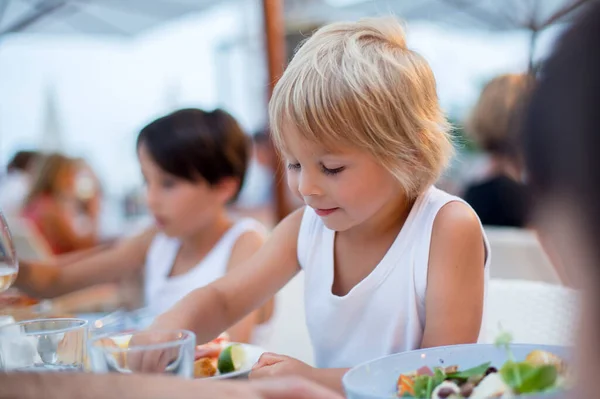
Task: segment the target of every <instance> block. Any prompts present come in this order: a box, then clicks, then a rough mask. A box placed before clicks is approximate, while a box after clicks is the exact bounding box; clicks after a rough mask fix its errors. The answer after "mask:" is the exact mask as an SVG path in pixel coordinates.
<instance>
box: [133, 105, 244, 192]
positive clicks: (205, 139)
mask: <svg viewBox="0 0 600 399" xmlns="http://www.w3.org/2000/svg"><path fill="white" fill-rule="evenodd" d="M141 145H144V147H145V148H146V149H147V150H148V152H149V153H150V156H151V157H152V159H153V160H154V161H155V162H156V163H157V164H158V165H159V166H160V168H161V169H163V170H164V171H165V172H167V173H169V174H171V175H174V176H177V177H179V178H182V179H185V180H188V181H191V182H195V181H199V180H200V179H203V180H205V181H206V182H208V184H210V185H211V186H214V185H216V184H218V183H219V182H221V181H222V180H223V179H225V178H235V179H237V180H238V181H239V188H238V191H237V193H236V195H235V196H234V198H232V200H233V199H235V197H237V195H238V194H239V192H240V191H241V189H242V186H243V184H244V179H245V175H246V168H247V165H248V158H249V148H248V147H249V140H248V137H247V136H246V134H245V133H244V132H243V130H242V128H241V127H240V125H239V124H238V123H237V121H236V120H235V119H234V118H233V116H231V115H230V114H229V113H227V112H225V111H223V110H221V109H216V110H214V111H212V112H207V111H203V110H200V109H193V108H188V109H181V110H178V111H175V112H173V113H171V114H168V115H166V116H163V117H161V118H159V119H157V120H155V121H153V122H152V123H150V124H149V125H147V126H146V127H144V128H143V129H142V130H141V132H140V134H139V135H138V138H137V147H138V148H139V147H140V146H141Z"/></svg>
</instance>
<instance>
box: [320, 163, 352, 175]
mask: <svg viewBox="0 0 600 399" xmlns="http://www.w3.org/2000/svg"><path fill="white" fill-rule="evenodd" d="M321 168H322V170H323V173H325V174H326V175H337V174H338V173H340V172H341V171H343V170H344V169H346V167H345V166H340V167H339V168H334V169H329V168H326V167H325V165H321Z"/></svg>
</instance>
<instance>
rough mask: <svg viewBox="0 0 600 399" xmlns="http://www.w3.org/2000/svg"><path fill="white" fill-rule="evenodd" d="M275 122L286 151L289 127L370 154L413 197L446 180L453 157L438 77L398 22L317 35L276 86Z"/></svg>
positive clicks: (332, 28)
mask: <svg viewBox="0 0 600 399" xmlns="http://www.w3.org/2000/svg"><path fill="white" fill-rule="evenodd" d="M269 116H270V123H271V129H272V133H273V139H274V141H275V144H276V146H277V147H278V148H279V149H280V150H284V151H285V148H286V140H285V129H286V125H287V124H290V125H291V126H293V127H294V129H295V130H296V131H298V132H299V134H300V135H302V136H303V137H304V138H305V139H308V140H310V141H312V142H316V143H319V144H322V145H324V146H326V147H327V148H329V149H334V148H335V146H336V145H340V144H341V145H350V146H353V147H357V148H360V149H364V150H367V151H369V152H370V153H371V154H372V155H374V156H375V157H376V158H377V159H378V160H380V161H381V162H382V164H383V165H384V166H385V167H386V168H387V169H388V170H389V171H390V172H391V173H393V174H394V176H396V178H397V179H398V181H399V182H400V184H401V186H402V187H403V189H404V190H405V192H406V194H407V195H408V196H410V197H416V196H417V195H419V194H420V193H421V192H422V191H423V190H424V189H425V188H426V187H427V186H429V185H431V184H433V183H434V182H435V181H436V180H437V179H438V178H439V176H440V174H441V173H442V172H443V170H444V169H445V167H446V166H447V164H448V162H449V160H450V157H451V156H452V153H453V148H452V143H451V140H450V134H449V128H448V123H447V120H446V118H445V116H444V114H443V112H442V111H441V109H440V106H439V103H438V98H437V93H436V84H435V78H434V76H433V72H432V71H431V69H430V67H429V64H428V63H427V61H425V59H424V58H423V57H422V56H421V55H419V54H418V53H416V52H414V51H412V50H409V49H408V48H407V47H406V43H405V36H404V30H403V28H402V26H401V24H400V23H399V21H398V20H396V19H394V18H391V17H387V18H373V19H365V20H361V21H359V22H346V23H333V24H331V25H327V26H325V27H323V28H321V29H319V30H318V31H316V32H315V34H314V35H313V36H312V37H311V38H309V39H308V40H307V41H306V42H305V43H304V45H303V46H302V47H300V49H299V50H298V52H297V53H296V55H295V57H294V58H293V60H292V61H291V63H290V65H289V66H288V67H287V69H286V71H285V73H284V74H283V76H282V77H281V79H280V80H279V82H278V83H277V86H276V87H275V90H274V93H273V97H272V99H271V102H270V104H269ZM287 126H289V125H287Z"/></svg>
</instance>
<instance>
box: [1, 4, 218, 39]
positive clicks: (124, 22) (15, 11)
mask: <svg viewBox="0 0 600 399" xmlns="http://www.w3.org/2000/svg"><path fill="white" fill-rule="evenodd" d="M224 1H226V0H0V36H3V35H6V34H11V33H21V32H27V33H38V34H63V35H64V34H67V35H69V34H72V35H73V34H77V35H82V34H84V35H85V34H88V35H116V36H126V37H127V36H135V35H138V34H140V33H143V32H144V31H147V30H148V29H151V28H154V27H157V26H159V25H161V24H163V23H165V22H167V21H169V20H174V19H176V18H180V17H183V16H186V15H188V14H192V13H197V12H202V11H204V10H206V8H208V7H211V6H214V5H215V4H218V3H222V2H224Z"/></svg>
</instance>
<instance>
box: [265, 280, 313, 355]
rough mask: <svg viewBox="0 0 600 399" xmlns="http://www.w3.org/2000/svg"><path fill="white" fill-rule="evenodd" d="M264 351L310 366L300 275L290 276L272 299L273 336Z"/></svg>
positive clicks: (309, 350) (308, 340)
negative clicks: (273, 310) (273, 304)
mask: <svg viewBox="0 0 600 399" xmlns="http://www.w3.org/2000/svg"><path fill="white" fill-rule="evenodd" d="M265 349H267V350H269V351H272V352H275V353H280V354H282V355H288V356H291V357H294V358H296V359H299V360H301V361H303V362H305V363H308V364H310V365H314V355H313V348H312V344H311V342H310V337H309V335H308V330H307V328H306V321H305V313H304V274H303V273H300V274H298V275H297V276H296V277H294V278H293V279H292V280H291V281H290V282H289V283H288V284H287V285H286V286H285V287H284V288H283V289H282V290H281V291H280V292H279V294H277V296H276V298H275V314H274V315H273V334H272V336H271V338H270V340H269V342H268V343H267V344H266V345H265Z"/></svg>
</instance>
